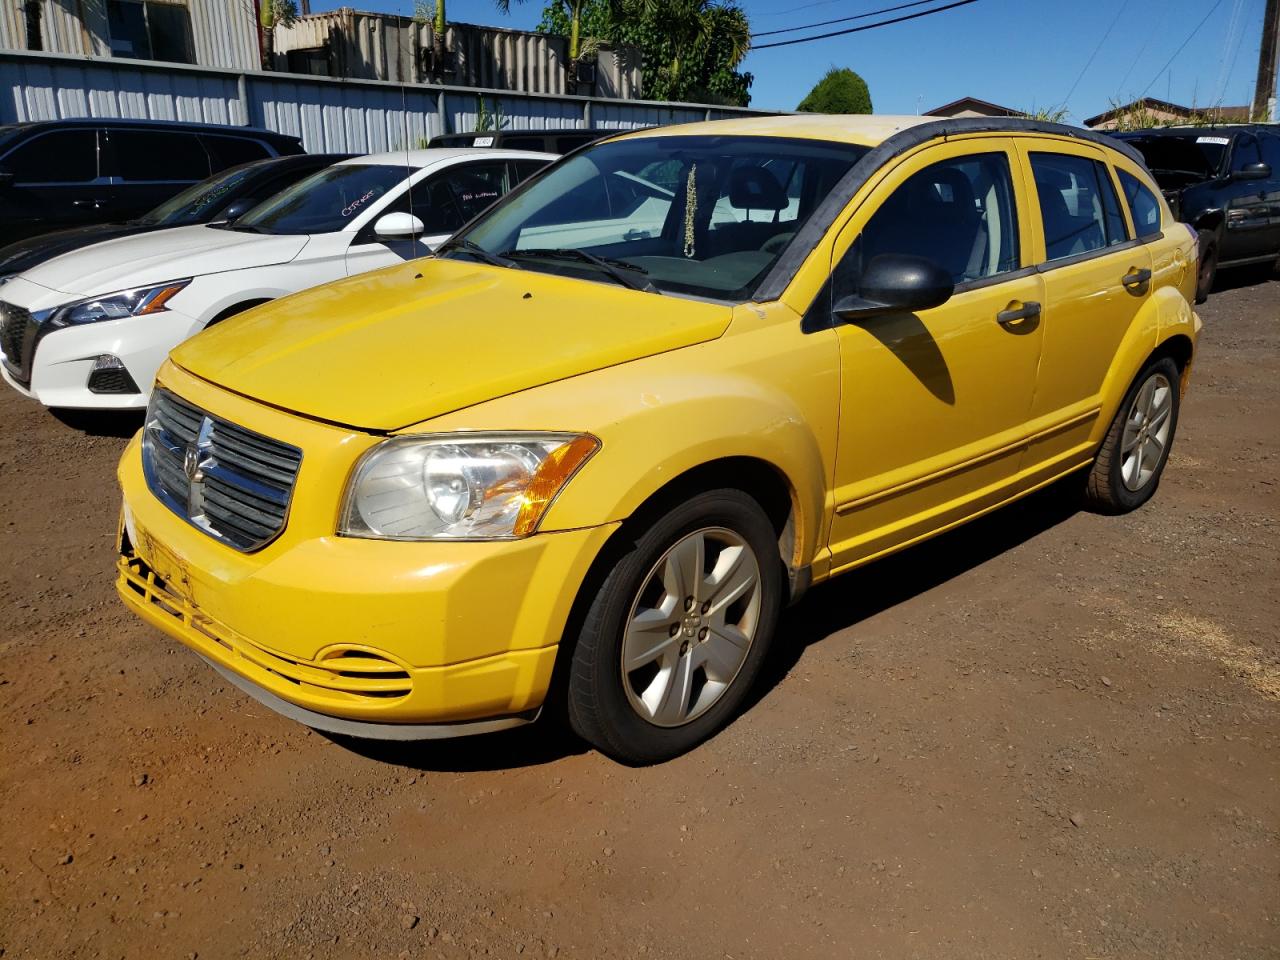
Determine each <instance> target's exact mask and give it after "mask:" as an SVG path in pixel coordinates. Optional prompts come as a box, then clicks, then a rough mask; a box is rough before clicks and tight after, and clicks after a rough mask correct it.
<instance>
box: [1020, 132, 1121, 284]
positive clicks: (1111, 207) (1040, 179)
mask: <svg viewBox="0 0 1280 960" xmlns="http://www.w3.org/2000/svg"><path fill="white" fill-rule="evenodd" d="M1031 171H1032V173H1033V174H1034V176H1035V181H1036V193H1037V194H1038V195H1039V198H1040V218H1041V222H1042V223H1043V224H1044V244H1045V257H1046V259H1048V260H1061V259H1062V258H1064V257H1074V256H1079V255H1080V254H1082V253H1089V252H1091V251H1094V250H1103V249H1105V248H1106V247H1108V246H1110V245H1112V244H1116V243H1122V242H1123V241H1125V240H1127V239H1129V236H1128V231H1127V230H1126V228H1125V225H1124V218H1123V217H1122V216H1121V214H1120V204H1119V201H1118V200H1117V199H1116V192H1115V187H1114V186H1113V185H1112V183H1111V176H1110V174H1109V173H1108V172H1107V168H1106V165H1105V164H1102V163H1099V162H1098V161H1096V160H1090V159H1089V158H1088V157H1073V156H1067V155H1066V154H1060V153H1032V154H1031Z"/></svg>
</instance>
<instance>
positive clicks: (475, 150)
mask: <svg viewBox="0 0 1280 960" xmlns="http://www.w3.org/2000/svg"><path fill="white" fill-rule="evenodd" d="M471 157H476V158H481V159H487V160H493V159H509V160H519V159H521V158H525V159H529V160H548V161H550V160H559V159H560V155H559V154H556V153H537V152H535V151H533V150H502V149H497V150H495V149H494V148H493V147H425V148H420V149H417V150H395V151H391V152H388V153H367V154H364V155H363V156H359V157H352V158H351V159H350V160H343V161H342V162H343V163H344V164H382V165H387V166H408V167H418V168H419V169H421V168H423V167H429V166H432V165H434V164H438V163H444V162H450V161H454V160H465V159H468V158H471Z"/></svg>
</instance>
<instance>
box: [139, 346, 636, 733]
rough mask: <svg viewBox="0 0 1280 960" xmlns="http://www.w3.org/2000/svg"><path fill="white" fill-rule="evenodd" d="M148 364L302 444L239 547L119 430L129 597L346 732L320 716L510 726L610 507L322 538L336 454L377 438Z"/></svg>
mask: <svg viewBox="0 0 1280 960" xmlns="http://www.w3.org/2000/svg"><path fill="white" fill-rule="evenodd" d="M161 376H162V378H163V379H164V381H165V385H166V386H168V387H170V388H171V389H174V390H175V392H179V393H180V395H183V396H184V397H186V398H188V399H189V400H190V401H191V402H193V403H196V404H198V405H199V406H201V407H202V408H203V409H207V410H210V411H212V412H215V413H217V414H219V415H221V416H226V417H227V418H229V419H230V420H232V421H233V422H236V423H239V424H241V425H243V426H245V427H246V428H248V429H251V430H255V431H257V432H260V433H262V434H264V435H266V436H271V437H276V438H280V439H284V440H288V441H289V442H291V443H296V444H297V445H298V446H299V448H301V449H302V450H303V460H302V466H301V469H300V471H299V473H298V479H297V483H296V487H295V491H294V497H293V501H292V504H291V506H290V512H289V517H288V521H287V523H286V525H285V527H284V529H283V531H282V532H281V534H280V535H279V537H277V538H276V539H275V540H273V541H271V542H270V543H269V544H267V545H266V546H264V547H263V548H261V549H259V550H257V551H253V552H241V551H239V550H236V549H234V548H232V547H230V546H227V545H225V544H223V543H220V542H219V541H217V540H214V539H213V538H212V537H210V536H209V535H208V534H206V533H205V532H203V531H202V530H200V529H198V528H197V527H195V526H193V525H191V524H190V523H189V522H188V521H187V520H186V519H185V518H184V517H181V516H179V515H178V514H176V513H174V512H173V511H172V510H170V508H169V507H167V506H166V505H165V504H163V503H162V502H161V501H160V500H159V499H158V498H157V497H156V496H155V494H153V493H152V492H151V490H150V489H149V488H148V487H147V484H146V480H145V477H144V476H143V470H142V457H141V449H140V444H139V442H138V441H137V439H136V438H135V440H134V441H132V442H131V443H130V445H129V447H128V448H127V449H126V451H125V454H124V456H123V458H122V459H121V462H120V468H119V474H118V475H119V479H120V484H121V487H122V489H123V493H124V511H123V514H124V518H123V521H122V523H121V533H120V544H119V546H120V556H119V561H118V565H117V589H118V592H119V594H120V596H121V598H122V599H123V600H124V602H125V604H126V605H127V606H128V607H129V608H130V609H131V610H133V611H134V612H135V613H137V614H138V615H139V616H140V617H142V618H143V619H145V620H146V621H147V622H149V623H151V624H153V625H155V626H156V627H158V628H160V629H161V630H163V631H164V632H165V633H167V634H169V635H170V636H171V637H174V638H175V639H177V640H179V641H181V642H182V643H184V644H185V645H187V646H188V647H191V648H192V649H193V650H194V651H195V652H197V653H198V654H200V655H201V656H202V657H204V658H205V659H207V660H209V661H211V662H213V663H214V664H215V665H217V666H218V667H220V668H221V669H223V670H225V671H229V672H230V673H232V674H234V675H235V676H236V677H237V678H239V680H237V683H240V685H241V686H244V687H245V689H247V690H248V692H250V693H251V694H252V695H253V696H256V697H258V699H260V700H263V702H265V703H267V704H268V705H269V706H273V707H275V708H277V709H280V706H279V704H280V702H281V701H283V702H284V703H287V704H290V705H291V709H290V710H283V709H282V711H281V712H286V713H289V714H290V715H293V716H295V717H298V718H299V719H302V720H303V722H306V723H310V724H312V725H313V726H317V727H321V728H322V729H332V730H335V731H336V732H353V730H352V729H351V728H350V727H349V726H348V725H345V724H342V725H340V726H342V729H341V730H338V728H337V727H335V726H334V723H333V721H335V720H340V721H353V722H355V723H357V724H366V725H375V726H373V727H366V728H364V732H363V733H360V734H359V735H362V736H395V737H401V738H404V737H406V736H411V737H413V738H418V737H420V736H421V737H427V736H441V735H450V734H451V733H452V734H456V733H464V732H474V730H472V729H462V728H458V729H456V730H453V731H449V730H442V731H424V730H419V731H417V732H409V731H407V728H406V729H401V730H398V731H397V730H391V729H389V728H387V727H386V725H390V724H396V725H410V726H419V727H421V726H423V725H430V726H436V725H446V724H457V723H463V722H468V723H469V722H472V721H492V720H494V719H495V718H498V720H499V722H500V723H503V724H504V725H510V723H513V722H520V721H523V720H527V719H529V718H530V717H531V716H532V715H533V713H534V712H535V711H536V710H537V709H538V708H539V707H540V706H541V704H542V702H543V700H544V698H545V697H546V693H547V688H548V686H549V684H550V682H551V674H552V670H553V667H554V665H555V660H556V653H557V650H558V645H559V643H560V638H561V634H562V633H563V631H564V627H565V624H566V622H567V621H568V618H569V611H570V608H571V606H572V604H573V602H574V599H575V597H576V595H577V591H578V588H579V585H580V584H582V583H583V582H584V581H585V580H586V578H587V573H588V570H589V568H590V566H591V564H592V563H593V562H594V560H595V558H596V556H597V555H598V553H599V551H600V549H601V548H602V547H603V545H604V543H605V541H606V540H607V539H608V538H609V536H610V535H611V534H612V533H613V531H614V530H616V529H617V526H618V525H617V524H616V523H614V524H605V525H602V526H598V527H590V528H585V529H574V530H566V531H561V532H547V533H541V534H538V535H535V536H532V537H529V538H527V539H524V540H513V541H493V542H469V543H468V542H427V543H405V542H390V541H377V540H363V539H358V538H351V537H339V536H335V535H334V528H335V525H336V523H337V513H338V505H339V503H340V502H341V497H342V491H343V489H344V487H345V484H346V480H347V477H348V475H349V473H350V470H351V468H352V465H353V464H354V463H355V461H356V460H357V459H358V458H359V456H360V454H361V453H362V452H363V451H364V450H365V449H367V448H368V447H369V446H370V445H371V444H373V443H376V442H377V438H375V437H369V436H366V435H362V434H359V433H358V432H355V431H351V430H348V429H346V428H341V427H336V426H333V425H328V424H321V423H317V422H316V421H311V420H305V419H303V418H299V417H295V416H294V415H292V414H288V413H285V412H283V411H279V410H275V409H272V408H269V407H264V406H262V405H260V404H255V403H253V402H252V401H249V400H247V399H245V398H243V397H238V396H236V395H234V394H229V393H226V392H225V391H221V390H219V389H218V388H216V387H213V386H212V385H210V384H208V383H206V382H203V381H198V380H196V379H195V378H193V377H190V376H189V375H187V374H184V373H183V372H182V371H180V370H178V369H177V368H174V367H172V366H168V367H166V368H165V369H164V371H162V374H161ZM241 681H243V683H241ZM292 708H297V709H292ZM299 710H300V711H305V712H306V713H300V712H299ZM317 716H319V717H321V718H329V719H328V721H326V722H325V723H321V722H319V721H318V720H316V717H317ZM378 725H380V726H378ZM491 728H492V726H487V727H484V728H482V729H491Z"/></svg>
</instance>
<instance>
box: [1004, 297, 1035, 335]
mask: <svg viewBox="0 0 1280 960" xmlns="http://www.w3.org/2000/svg"><path fill="white" fill-rule="evenodd" d="M1014 303H1017V301H1016V300H1015V301H1014ZM1038 316H1040V304H1039V303H1037V302H1036V301H1035V300H1027V301H1026V302H1024V303H1023V304H1022V306H1020V307H1014V306H1010V307H1009V309H1007V310H1001V311H1000V312H999V313H997V314H996V323H998V324H1000V326H1002V327H1004V328H1005V329H1006V330H1009V329H1013V328H1015V327H1017V326H1018V325H1019V324H1020V323H1022V321H1023V320H1031V319H1033V318H1035V317H1038Z"/></svg>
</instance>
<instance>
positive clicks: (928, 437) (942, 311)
mask: <svg viewBox="0 0 1280 960" xmlns="http://www.w3.org/2000/svg"><path fill="white" fill-rule="evenodd" d="M1025 197H1026V192H1025V190H1024V188H1023V186H1022V182H1021V174H1020V167H1019V165H1018V160H1017V155H1016V153H1015V152H1014V148H1013V145H1012V143H1011V142H1010V141H1009V140H1008V139H1005V138H990V137H979V138H972V139H968V140H959V141H952V142H949V143H946V144H943V145H940V146H935V147H930V148H927V149H926V150H924V151H923V152H921V153H919V154H917V155H916V156H914V157H912V158H911V159H909V160H907V161H905V162H904V163H903V164H901V165H900V166H899V167H898V168H897V169H895V170H894V171H893V172H892V173H891V174H890V175H889V176H888V177H887V178H886V180H885V182H884V183H883V184H881V186H880V187H879V188H878V189H877V190H876V191H875V193H873V194H872V196H871V197H870V199H869V200H868V201H867V202H866V203H865V204H863V205H862V206H861V207H860V208H859V209H858V210H857V211H856V212H855V213H854V215H853V217H852V219H851V220H850V221H849V223H848V224H847V225H846V226H845V227H844V228H843V229H842V231H841V233H840V235H839V237H838V238H837V240H836V245H835V255H836V265H835V267H834V270H833V274H832V297H831V299H832V303H833V304H838V303H839V301H840V299H841V297H843V296H845V295H849V294H857V293H858V292H859V289H858V288H859V278H860V276H861V273H862V267H863V265H864V264H866V263H869V262H870V260H871V259H872V258H873V257H876V256H879V255H882V254H909V255H914V256H919V257H925V258H927V259H929V260H932V261H934V262H935V263H937V264H939V265H940V266H942V267H943V268H944V269H945V270H946V271H947V272H949V273H950V274H951V276H952V278H953V279H954V281H955V283H956V289H955V293H954V294H953V296H952V297H951V299H950V300H949V301H948V302H946V303H944V304H943V305H942V306H940V307H936V308H934V309H931V310H922V311H920V312H919V313H904V312H898V313H886V314H881V315H879V316H875V317H872V318H870V319H865V320H860V321H858V322H855V323H848V322H842V321H840V320H839V319H838V318H833V322H834V323H835V324H836V331H837V333H838V335H839V338H840V366H841V392H840V436H839V444H838V449H837V455H836V465H835V515H834V517H833V520H832V530H831V549H832V560H833V568H834V569H838V568H840V567H844V566H848V565H850V564H853V563H858V562H860V561H863V560H866V559H869V558H871V557H874V556H877V555H879V554H881V553H884V552H887V551H888V550H891V549H893V548H895V547H898V546H901V545H905V544H906V543H910V542H912V541H914V540H917V539H920V538H922V537H924V536H926V535H928V534H929V533H931V532H933V531H935V530H938V529H941V528H943V527H946V526H950V525H953V524H955V523H959V522H960V521H962V520H964V519H966V518H967V517H969V516H972V515H973V514H975V513H977V512H980V511H981V510H984V509H987V508H989V507H991V506H994V505H995V504H997V503H999V502H1000V501H1001V500H1002V499H1004V498H1006V497H1008V496H1009V495H1010V494H1011V492H1012V491H1014V490H1015V489H1016V487H1017V482H1018V481H1017V472H1018V465H1019V461H1020V456H1021V450H1022V446H1021V443H1022V441H1023V439H1024V434H1025V425H1026V421H1027V418H1028V416H1029V413H1030V410H1031V402H1032V396H1033V393H1034V390H1035V384H1036V369H1037V365H1038V363H1039V359H1040V343H1041V337H1042V331H1041V323H1040V316H1039V313H1038V309H1039V305H1040V303H1041V302H1042V300H1043V293H1042V289H1043V288H1042V284H1041V280H1040V277H1039V276H1038V275H1037V274H1036V272H1035V271H1034V270H1033V269H1028V268H1027V264H1028V262H1029V261H1027V259H1026V254H1025V252H1024V249H1023V248H1024V243H1023V242H1022V237H1024V236H1026V235H1027V223H1028V219H1027V213H1026V210H1025V207H1026V205H1027V204H1026V199H1025Z"/></svg>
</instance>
